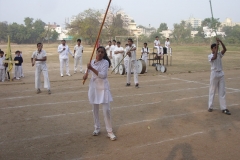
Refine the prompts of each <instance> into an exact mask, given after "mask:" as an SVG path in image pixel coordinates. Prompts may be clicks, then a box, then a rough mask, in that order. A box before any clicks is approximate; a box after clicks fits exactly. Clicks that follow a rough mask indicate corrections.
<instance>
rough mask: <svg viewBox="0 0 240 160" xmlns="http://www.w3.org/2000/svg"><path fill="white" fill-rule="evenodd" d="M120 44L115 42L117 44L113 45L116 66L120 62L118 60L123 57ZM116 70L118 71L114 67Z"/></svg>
mask: <svg viewBox="0 0 240 160" xmlns="http://www.w3.org/2000/svg"><path fill="white" fill-rule="evenodd" d="M120 45H121V42H117V46H116V47H115V50H114V57H115V66H117V65H118V64H119V63H120V61H121V60H122V59H123V54H124V49H123V47H121V46H120ZM116 70H117V71H118V68H116ZM115 73H116V72H115Z"/></svg>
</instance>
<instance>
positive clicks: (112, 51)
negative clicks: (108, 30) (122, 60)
mask: <svg viewBox="0 0 240 160" xmlns="http://www.w3.org/2000/svg"><path fill="white" fill-rule="evenodd" d="M116 46H117V45H116V40H113V45H112V46H111V48H110V60H111V63H112V69H114V68H115V55H114V51H115V47H116Z"/></svg>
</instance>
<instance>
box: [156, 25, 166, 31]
mask: <svg viewBox="0 0 240 160" xmlns="http://www.w3.org/2000/svg"><path fill="white" fill-rule="evenodd" d="M167 29H168V26H167V23H161V24H160V26H159V28H158V29H157V32H162V31H163V30H167Z"/></svg>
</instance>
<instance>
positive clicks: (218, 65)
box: [208, 52, 223, 72]
mask: <svg viewBox="0 0 240 160" xmlns="http://www.w3.org/2000/svg"><path fill="white" fill-rule="evenodd" d="M212 57H213V54H212V53H211V54H209V55H208V61H209V62H210V64H211V71H216V72H220V71H222V57H223V54H222V53H221V52H219V53H218V54H217V59H215V60H213V61H212Z"/></svg>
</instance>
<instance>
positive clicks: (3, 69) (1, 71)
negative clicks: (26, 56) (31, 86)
mask: <svg viewBox="0 0 240 160" xmlns="http://www.w3.org/2000/svg"><path fill="white" fill-rule="evenodd" d="M8 61H10V60H9V59H8V58H6V55H4V51H2V50H1V49H0V81H1V82H4V81H5V79H7V80H10V78H11V77H10V74H9V72H8ZM9 63H14V64H15V72H14V79H17V80H19V79H20V78H21V77H24V75H23V67H22V63H23V58H22V52H21V51H18V50H17V51H16V52H15V57H14V62H11V61H10V62H9Z"/></svg>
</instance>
